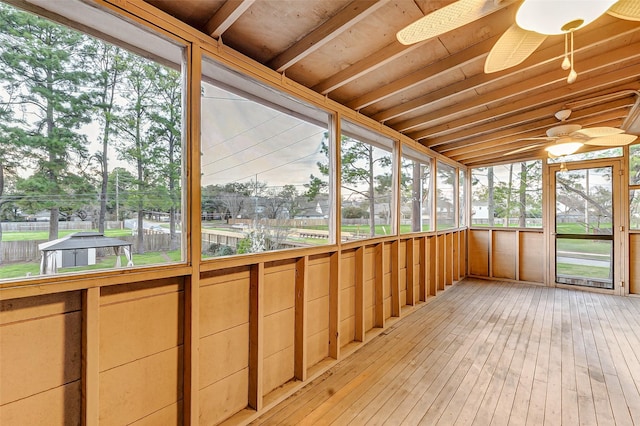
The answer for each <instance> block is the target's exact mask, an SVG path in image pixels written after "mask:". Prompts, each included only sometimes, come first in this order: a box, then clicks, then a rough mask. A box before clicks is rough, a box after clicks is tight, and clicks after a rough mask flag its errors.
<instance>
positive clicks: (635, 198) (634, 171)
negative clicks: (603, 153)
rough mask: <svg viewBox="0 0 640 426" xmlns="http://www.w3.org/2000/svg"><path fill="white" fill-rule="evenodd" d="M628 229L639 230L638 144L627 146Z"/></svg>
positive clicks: (639, 156) (639, 159) (639, 174)
mask: <svg viewBox="0 0 640 426" xmlns="http://www.w3.org/2000/svg"><path fill="white" fill-rule="evenodd" d="M629 229H632V230H640V144H636V145H631V146H630V147H629Z"/></svg>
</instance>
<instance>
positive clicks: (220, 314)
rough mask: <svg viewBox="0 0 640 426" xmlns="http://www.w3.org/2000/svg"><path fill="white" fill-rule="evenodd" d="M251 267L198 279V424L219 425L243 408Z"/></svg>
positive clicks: (246, 401)
mask: <svg viewBox="0 0 640 426" xmlns="http://www.w3.org/2000/svg"><path fill="white" fill-rule="evenodd" d="M250 274H251V269H250V268H248V267H241V268H236V269H231V270H222V271H215V272H212V273H206V274H203V276H202V277H201V279H200V324H199V329H200V350H199V354H200V356H199V359H200V365H199V371H200V378H199V389H200V394H199V405H200V423H201V424H216V423H219V422H221V421H223V420H225V419H226V418H228V417H230V416H232V415H233V414H235V413H236V412H238V411H240V410H242V409H243V408H245V407H246V406H247V404H248V388H249V286H250V279H251V277H250Z"/></svg>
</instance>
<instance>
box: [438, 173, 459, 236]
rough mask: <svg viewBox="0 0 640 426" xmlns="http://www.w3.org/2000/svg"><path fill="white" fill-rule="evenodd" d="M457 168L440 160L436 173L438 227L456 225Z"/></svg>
mask: <svg viewBox="0 0 640 426" xmlns="http://www.w3.org/2000/svg"><path fill="white" fill-rule="evenodd" d="M456 190H457V188H456V169H455V168H454V167H452V166H450V165H448V164H445V163H442V162H440V161H438V163H437V174H436V197H437V198H436V224H437V229H438V230H442V229H451V228H455V227H456V202H457V191H456Z"/></svg>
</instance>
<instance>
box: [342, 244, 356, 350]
mask: <svg viewBox="0 0 640 426" xmlns="http://www.w3.org/2000/svg"><path fill="white" fill-rule="evenodd" d="M340 256H341V257H340V260H341V264H340V347H344V346H346V345H348V344H349V343H351V342H353V341H354V340H355V339H356V269H357V265H356V252H355V250H349V251H345V252H343V253H341V255H340Z"/></svg>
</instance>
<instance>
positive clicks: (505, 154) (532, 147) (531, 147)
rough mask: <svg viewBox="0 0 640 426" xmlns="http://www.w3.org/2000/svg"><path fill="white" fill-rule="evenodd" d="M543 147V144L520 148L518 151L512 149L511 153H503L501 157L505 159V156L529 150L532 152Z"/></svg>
mask: <svg viewBox="0 0 640 426" xmlns="http://www.w3.org/2000/svg"><path fill="white" fill-rule="evenodd" d="M543 145H544V144H543V143H536V144H533V145H529V146H523V147H522V148H518V149H514V150H513V151H509V152H505V153H504V154H502V156H503V157H506V156H507V155H513V154H518V153H519V152H524V151H529V150H532V149H534V148H537V147H539V146H543Z"/></svg>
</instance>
